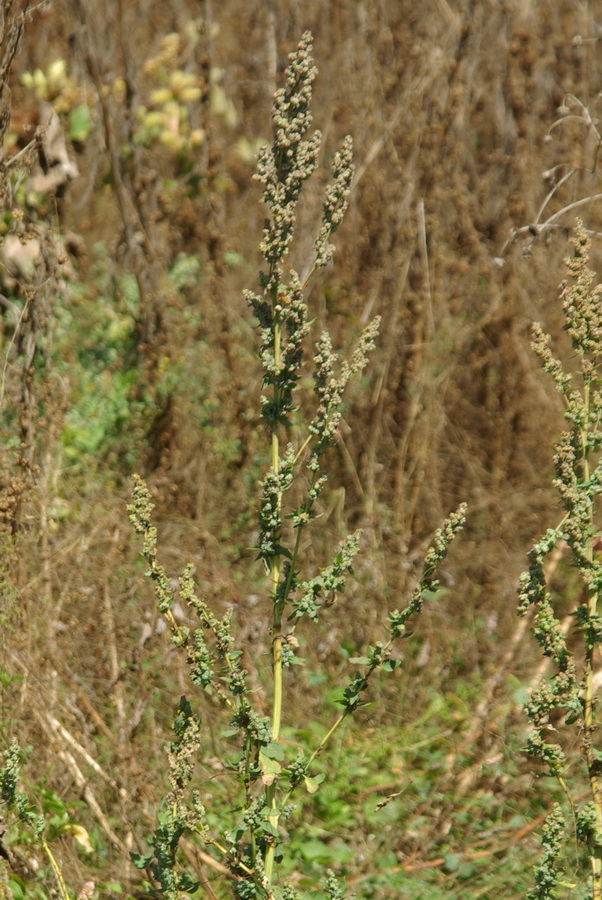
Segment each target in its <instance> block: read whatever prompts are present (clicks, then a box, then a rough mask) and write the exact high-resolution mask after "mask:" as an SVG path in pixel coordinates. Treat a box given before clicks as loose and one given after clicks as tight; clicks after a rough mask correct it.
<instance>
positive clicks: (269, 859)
mask: <svg viewBox="0 0 602 900" xmlns="http://www.w3.org/2000/svg"><path fill="white" fill-rule="evenodd" d="M276 299H277V297H276V294H275V295H274V297H273V303H274V305H275V302H276ZM280 348H281V330H280V323H279V322H278V321H277V320H276V321H275V322H274V364H275V367H276V370H277V369H278V366H279V365H280ZM279 399H280V398H279V390H278V387H274V409H275V410H277V409H278V407H279V403H278V401H279ZM272 469H273V471H274V473H275V475H278V474H279V471H280V442H279V438H278V420H277V418H276V417H275V418H274V419H273V421H272ZM281 506H282V493H279V494H278V519H280V509H281ZM278 532H280V528H278ZM274 542H275V544H276V547H278V546H279V544H280V533H278V534H276V535H274ZM270 581H271V584H272V597H273V600H274V611H273V618H272V672H273V679H274V684H273V700H272V741H273V742H274V743H278V740H279V738H280V723H281V719H282V610H283V602H282V601H280V602H279V601H278V600H277V598H278V586H279V584H280V553H279V552H276V553H275V554H274V556H273V557H272V561H271V565H270ZM276 789H277V779H274V781H273V782H272V783H271V784H270V785H268V788H267V791H266V805H267V808H268V809H269V810H270V812H269V816H268V821H269V823H270V825H271V826H272V828H274V829H277V828H278V819H279V812H278V809H277V807H276ZM275 853H276V846H275V842H274V841H273V842H272V843H270V844H269V846H268V848H267V851H266V856H265V876H266V878H267V880H268V881H271V879H272V874H273V871H274V859H275Z"/></svg>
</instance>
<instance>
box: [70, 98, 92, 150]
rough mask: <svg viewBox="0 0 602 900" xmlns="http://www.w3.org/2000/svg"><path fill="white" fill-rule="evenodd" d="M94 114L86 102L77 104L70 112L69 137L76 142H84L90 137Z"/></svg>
mask: <svg viewBox="0 0 602 900" xmlns="http://www.w3.org/2000/svg"><path fill="white" fill-rule="evenodd" d="M91 131H92V116H91V115H90V107H89V106H88V105H87V104H86V103H82V104H81V105H80V106H76V107H75V109H72V110H71V112H70V113H69V138H70V140H72V141H73V142H74V143H76V144H82V143H83V142H84V141H85V140H86V138H89V137H90V132H91Z"/></svg>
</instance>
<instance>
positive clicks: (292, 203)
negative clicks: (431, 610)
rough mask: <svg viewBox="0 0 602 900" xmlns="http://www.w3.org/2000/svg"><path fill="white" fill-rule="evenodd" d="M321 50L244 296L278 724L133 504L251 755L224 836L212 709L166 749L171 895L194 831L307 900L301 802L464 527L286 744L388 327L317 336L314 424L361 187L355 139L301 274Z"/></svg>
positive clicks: (296, 102) (340, 574)
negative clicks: (294, 855) (326, 521)
mask: <svg viewBox="0 0 602 900" xmlns="http://www.w3.org/2000/svg"><path fill="white" fill-rule="evenodd" d="M310 51H311V35H310V34H309V33H306V34H305V35H304V36H303V38H302V40H301V41H300V43H299V46H298V48H297V50H296V51H295V52H294V53H293V54H291V56H290V57H289V65H288V68H287V70H286V74H285V84H284V87H283V88H281V89H280V90H278V91H277V92H276V94H275V98H274V105H273V111H272V120H273V141H272V144H271V146H267V145H266V146H264V147H263V148H262V149H261V150H260V152H259V161H258V170H257V175H256V178H257V180H258V181H259V182H260V184H261V185H262V186H263V202H264V203H265V204H266V206H267V208H268V217H267V218H266V221H265V225H264V232H263V239H262V242H261V253H262V257H263V260H264V268H263V270H262V271H261V272H260V274H259V283H260V290H259V292H257V293H255V292H251V291H249V292H247V295H246V299H247V302H248V304H249V306H250V309H251V310H252V312H253V315H254V316H255V318H256V319H257V321H258V323H259V339H260V351H259V356H260V360H261V366H262V369H263V387H264V393H263V396H262V397H261V418H262V420H263V422H264V424H265V429H266V434H267V440H268V442H269V454H270V464H269V467H268V470H267V472H266V473H265V475H264V478H263V483H262V490H261V498H260V501H259V538H258V542H257V547H256V548H255V549H256V551H257V558H258V560H260V561H261V563H262V564H263V567H264V571H265V577H266V581H267V586H266V591H265V593H266V597H265V604H264V608H265V609H266V610H267V612H268V615H267V616H266V620H265V627H266V628H267V629H268V630H269V634H270V641H269V643H270V646H271V710H270V714H269V715H267V716H266V715H263V714H262V712H261V710H260V709H259V707H258V704H257V702H256V700H255V697H254V694H253V691H252V690H251V679H250V677H249V672H248V671H247V670H246V669H245V668H243V664H242V659H241V657H242V651H241V649H240V648H239V647H237V646H236V641H235V635H234V633H233V628H232V610H231V609H230V610H228V611H227V612H226V614H225V615H224V616H223V618H221V619H218V618H217V617H216V616H215V615H214V613H213V612H212V611H211V609H209V608H208V606H207V604H206V602H205V601H204V599H203V596H202V592H201V591H200V590H199V589H198V588H197V586H196V585H195V582H194V578H193V569H192V567H191V566H189V567H188V568H186V570H185V571H184V572H183V574H182V575H181V577H180V578H179V580H178V583H177V587H176V588H175V589H174V587H173V581H172V580H171V579H170V578H169V577H168V575H167V573H166V571H165V569H164V567H163V566H162V564H161V562H160V560H159V556H158V550H157V531H156V529H155V527H154V525H153V524H152V519H151V515H152V510H153V503H152V501H151V495H150V492H149V490H148V488H147V487H146V485H145V484H144V482H143V481H142V480H141V479H140V478H138V477H137V478H136V479H135V487H134V494H133V501H132V503H131V505H130V506H129V511H130V517H131V521H132V523H133V525H134V528H135V530H136V532H137V533H139V534H140V535H142V537H143V540H144V545H143V554H144V556H145V558H146V560H147V562H148V565H149V569H148V575H149V576H150V578H151V579H152V580H153V582H154V588H155V593H156V598H157V602H158V607H159V610H160V611H161V612H162V613H163V614H164V616H165V617H166V619H167V622H168V624H169V627H170V630H171V633H172V637H173V641H174V643H175V644H176V645H177V646H179V647H180V648H181V649H182V651H183V652H184V653H185V654H186V658H187V661H188V666H189V674H190V680H191V682H192V684H193V685H195V686H197V687H200V688H202V689H203V690H204V691H205V692H206V693H207V694H209V695H210V697H211V698H212V699H213V701H214V704H213V705H212V706H211V707H210V713H211V714H213V713H214V711H215V708H216V707H217V706H219V707H221V709H222V710H223V711H224V713H225V715H226V717H227V720H228V730H227V736H228V737H229V738H230V739H231V740H232V741H233V742H235V744H236V747H237V748H238V749H237V756H236V761H235V762H234V763H232V761H231V759H230V756H229V755H228V756H227V758H224V760H223V762H224V765H225V766H226V768H227V769H228V770H229V772H230V774H231V776H232V778H233V779H234V781H235V783H236V790H237V794H238V799H237V801H236V802H235V804H234V807H233V808H232V810H231V811H230V813H229V820H230V821H229V824H228V826H227V827H225V828H219V827H218V828H217V829H216V828H214V827H213V823H214V822H215V817H212V816H211V815H210V813H211V811H210V810H206V809H205V807H204V805H203V798H202V796H201V794H200V792H199V790H198V789H196V787H195V777H194V770H195V762H196V760H197V759H198V756H199V750H200V748H201V746H202V743H203V725H202V723H201V719H200V716H199V713H198V712H197V709H196V707H197V706H198V703H197V701H195V700H194V699H189V698H186V697H182V698H181V700H180V705H179V709H178V713H177V716H176V719H175V722H174V725H173V732H174V737H173V740H172V742H171V744H170V746H169V751H168V771H169V784H170V791H169V793H168V794H167V796H166V797H165V800H164V802H163V804H162V806H161V809H160V811H159V814H158V824H157V827H156V829H155V831H154V834H153V835H152V837H151V839H150V848H151V849H150V852H149V853H148V854H146V855H143V854H138V855H136V857H135V861H136V864H137V865H138V866H139V867H140V868H144V869H146V871H147V872H148V874H149V876H150V879H151V881H152V883H153V885H154V887H155V889H156V890H157V892H158V893H159V894H161V895H163V896H165V897H168V898H170V900H176V898H177V897H180V896H181V894H182V893H185V892H194V891H196V890H197V888H198V887H199V877H198V876H199V870H198V868H197V872H196V876H193V875H192V874H191V873H190V872H188V871H185V870H183V869H182V867H181V865H180V861H179V858H178V850H179V847H180V845H181V843H182V839H183V838H184V839H186V835H194V836H195V839H196V840H200V841H201V842H202V843H203V844H204V845H205V849H206V853H205V855H204V859H205V862H206V864H207V865H209V866H210V867H212V868H214V869H216V870H218V871H220V872H222V873H225V874H226V875H227V878H228V881H229V884H230V886H231V891H230V894H231V895H233V896H235V897H237V898H240V900H255V898H257V900H265V898H282V900H295V898H299V897H300V896H301V895H300V893H299V892H298V890H297V889H296V888H295V887H294V885H293V883H292V881H288V882H287V881H285V880H284V879H283V877H282V876H281V875H280V870H281V869H282V868H283V867H282V866H281V863H282V862H283V859H284V856H285V854H286V842H287V840H288V839H289V838H290V836H291V835H294V833H295V827H296V826H295V823H296V816H295V801H296V798H297V797H298V796H299V792H306V793H307V794H309V795H313V794H315V793H316V792H317V791H319V789H320V785H321V783H322V781H324V779H325V777H326V776H325V773H324V772H321V773H318V772H317V771H316V765H315V763H316V761H317V759H318V757H321V756H322V755H323V754H324V752H325V751H326V749H327V747H328V745H329V742H330V741H331V738H332V737H333V735H334V734H335V733H336V732H337V730H338V729H339V728H340V726H341V725H342V724H343V722H344V721H345V720H346V719H347V717H348V716H350V715H351V714H353V713H354V712H355V711H356V710H358V708H360V707H361V706H362V705H363V703H364V702H365V699H364V698H365V696H366V691H367V690H368V687H369V685H370V682H371V679H372V678H373V676H374V675H375V673H377V672H379V671H384V672H392V671H394V670H395V669H396V668H397V667H398V666H399V664H400V663H399V660H397V659H393V658H391V649H392V646H393V644H394V642H395V641H397V640H399V639H401V638H404V637H408V636H409V634H410V633H411V632H409V631H408V624H409V623H410V621H411V619H412V618H413V617H414V616H415V615H416V614H417V613H419V612H420V610H421V608H422V606H423V604H424V602H425V601H426V600H428V598H429V597H430V596H433V593H434V592H435V590H436V588H437V584H438V582H437V578H436V571H437V568H438V566H439V564H440V563H441V562H442V560H443V559H444V558H445V556H446V554H447V551H448V547H449V545H450V543H451V541H452V540H453V538H454V536H455V534H456V533H457V532H458V530H459V529H460V528H461V527H462V525H463V523H464V516H465V510H464V507H463V506H462V507H460V508H459V509H458V511H457V512H455V513H454V514H452V515H451V516H450V518H449V519H448V520H447V521H446V522H445V523H444V525H443V527H442V528H441V529H440V530H439V531H438V532H437V534H436V536H435V540H434V543H433V545H432V547H431V548H430V549H429V551H428V553H427V554H426V557H425V560H424V564H423V568H422V574H421V576H420V578H419V581H418V584H417V585H416V587H415V589H414V590H413V592H412V593H411V595H410V597H409V600H408V602H407V605H406V606H405V607H404V608H403V609H402V610H401V611H400V610H394V611H393V612H391V613H390V615H389V616H388V617H387V619H386V621H385V622H384V623H383V640H382V641H379V642H377V643H376V644H375V645H374V646H373V647H368V648H367V649H366V651H365V655H364V656H362V657H356V658H354V659H353V660H352V663H354V664H355V666H356V667H357V670H356V671H355V673H354V674H352V675H351V677H350V678H349V680H348V682H347V685H346V687H345V688H344V691H343V693H342V698H341V700H340V706H341V709H340V713H339V714H338V716H336V718H335V720H334V721H333V722H332V723H331V724H330V727H328V729H327V730H326V732H325V733H324V734H323V736H322V737H321V739H319V740H316V741H315V744H314V746H313V749H311V751H309V752H307V751H304V750H301V749H295V748H294V747H291V743H290V741H289V740H288V739H287V741H286V742H285V741H284V740H283V734H282V728H283V718H284V712H285V711H286V705H285V697H286V692H285V687H286V676H287V674H288V673H290V667H291V666H293V665H295V664H299V663H301V662H302V660H301V659H300V658H299V655H298V650H299V640H298V638H297V636H296V630H297V627H298V626H299V624H300V623H301V622H302V621H309V622H310V623H315V624H316V625H317V624H318V623H319V622H321V621H322V620H323V619H325V618H326V616H327V614H328V611H329V609H330V608H331V607H332V606H333V605H334V604H335V602H336V601H337V599H338V598H339V597H340V595H341V594H342V593H343V591H344V589H345V584H346V580H347V578H348V576H349V575H351V574H353V563H354V559H355V557H356V555H357V554H358V552H359V550H360V547H361V533H360V532H359V531H356V532H353V533H350V534H348V535H347V536H346V537H344V539H343V540H342V541H341V542H340V545H339V547H338V550H337V552H336V554H335V556H334V559H333V560H332V561H331V562H330V563H329V564H327V565H325V566H324V567H323V568H321V569H320V571H319V572H318V573H317V574H314V575H313V576H312V577H304V575H305V569H306V565H305V564H304V559H303V552H302V548H303V545H304V541H305V540H306V537H307V534H308V533H309V531H310V529H311V528H312V527H314V524H315V520H316V519H318V518H319V515H320V497H321V494H322V492H323V491H324V488H325V485H326V482H327V472H326V468H325V466H326V462H327V451H328V449H329V448H330V447H331V446H332V445H333V443H334V442H335V441H336V439H337V433H338V428H339V423H340V418H341V406H342V403H343V400H344V396H345V392H346V389H347V387H348V385H349V383H350V382H351V381H352V379H354V378H356V377H357V376H358V375H359V374H360V373H361V372H362V371H363V370H364V368H365V367H366V365H367V361H368V355H369V353H370V351H371V349H372V348H373V346H374V343H375V340H376V336H377V332H378V326H379V320H378V318H377V319H374V320H373V321H372V322H371V323H370V324H368V326H367V327H366V328H365V329H364V331H363V332H362V334H361V335H360V337H359V340H358V342H357V347H356V350H355V351H354V353H353V354H352V356H351V357H350V358H349V359H348V360H343V361H342V362H340V361H339V358H338V355H337V353H336V352H335V350H334V348H333V342H332V340H331V338H330V336H329V334H328V333H327V332H324V333H323V334H321V335H320V336H319V337H318V340H317V343H316V346H315V350H314V353H313V357H312V359H311V366H312V367H313V371H312V374H313V385H314V413H313V416H312V417H311V419H310V420H309V421H303V420H301V419H300V417H299V416H298V413H297V403H296V400H295V397H296V393H297V390H298V387H299V383H300V379H301V375H302V373H304V372H305V371H306V367H307V365H308V360H307V356H308V351H307V343H308V338H309V334H310V330H311V321H310V319H309V312H308V308H307V305H306V303H305V299H304V292H305V289H306V287H307V283H308V279H309V278H310V277H311V275H312V274H313V273H314V272H315V271H316V270H318V269H322V268H324V267H326V266H327V265H328V263H329V262H330V260H331V259H332V256H333V252H334V246H333V244H332V243H331V237H332V235H333V234H334V232H335V231H336V229H337V228H338V226H339V225H340V224H341V221H342V219H343V216H344V214H345V211H346V208H347V200H348V195H349V191H350V187H351V183H352V177H353V165H352V146H351V139H350V138H349V137H347V138H346V139H345V141H344V142H343V145H342V147H341V149H340V150H339V151H338V153H336V154H335V156H334V163H333V169H334V172H333V179H332V182H331V183H330V186H329V187H328V188H327V190H326V196H325V200H324V204H323V215H322V222H321V225H320V227H319V228H318V229H317V237H316V240H315V243H314V248H313V252H314V256H313V260H312V261H311V262H310V264H309V265H308V266H307V268H308V271H309V274H308V275H307V276H306V277H304V278H303V280H302V279H301V278H300V276H299V275H298V273H297V272H296V271H290V272H289V274H288V275H287V274H286V273H285V270H284V261H285V259H286V257H287V254H288V252H289V248H290V246H291V243H292V241H293V236H294V230H295V218H296V210H297V205H298V203H299V198H300V195H301V192H302V189H303V187H304V184H305V182H306V181H307V180H308V179H309V177H310V176H311V175H312V173H313V172H314V171H315V169H316V166H317V161H318V153H319V148H320V134H319V133H318V132H314V133H313V134H310V129H311V124H312V116H311V111H310V102H311V95H312V82H313V80H314V78H315V76H316V68H315V66H314V63H313V60H312V57H311V55H310ZM289 498H291V499H290V500H289ZM177 598H179V600H180V604H181V605H182V606H184V605H187V606H188V607H189V608H190V609H191V610H192V611H193V612H194V613H195V614H196V616H197V617H198V620H199V624H198V626H197V627H196V628H189V627H187V626H183V625H181V624H178V622H177V621H176V618H175V616H174V613H173V611H172V607H173V604H174V601H175V600H176V599H177ZM367 602H371V601H370V600H369V599H367ZM291 713H292V715H291ZM288 724H289V725H295V724H296V725H300V724H301V722H300V719H299V711H296V712H292V711H290V712H289V716H288ZM326 768H327V766H326ZM383 805H386V804H383ZM204 887H205V890H206V891H207V893H208V894H209V896H213V897H215V896H216V895H215V894H214V891H213V888H212V887H211V885H210V884H209V883H208V882H205V883H204ZM323 891H324V893H323V894H322V896H326V897H328V898H330V900H338V898H342V897H343V896H344V890H343V886H342V884H341V882H340V881H339V880H338V879H337V878H336V877H335V874H334V873H333V872H331V871H326V872H325V873H324V879H323Z"/></svg>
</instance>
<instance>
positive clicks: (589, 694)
mask: <svg viewBox="0 0 602 900" xmlns="http://www.w3.org/2000/svg"><path fill="white" fill-rule="evenodd" d="M584 401H585V416H584V419H585V425H584V426H583V427H582V429H581V452H582V458H583V481H584V483H585V484H587V483H588V482H589V479H590V469H589V459H588V452H589V451H588V446H587V445H588V437H589V435H588V422H589V406H590V385H589V382H586V384H585V386H584ZM589 506H590V509H589V525H590V526H591V525H592V524H593V511H592V500H591V499H590V500H589ZM590 530H591V528H590ZM586 555H587V558H588V560H589V562H590V563H591V562H593V547H592V546H591V545H590V546H589V547H588V548H587V551H586ZM587 612H588V618H589V620H590V621H592V620H595V617H596V616H597V613H598V591H597V590H590V591H589V593H588V598H587ZM593 676H594V645H593V644H592V643H591V642H590V641H588V644H587V647H586V651H585V697H584V702H583V725H584V729H583V747H584V751H585V758H586V762H587V769H588V776H589V783H590V788H591V792H592V800H593V802H594V805H595V807H596V814H597V818H598V829H599V832H600V833H602V797H601V794H600V782H599V779H598V776H597V774H596V765H595V764H596V760H595V758H594V752H593V747H592V738H593V733H594V728H595V724H594V702H595V689H594V678H593ZM590 859H591V866H592V900H602V856H601V851H600V848H599V847H598V846H596V847H595V848H594V850H593V852H592V853H591V857H590Z"/></svg>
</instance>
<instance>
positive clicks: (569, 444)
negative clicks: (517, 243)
mask: <svg viewBox="0 0 602 900" xmlns="http://www.w3.org/2000/svg"><path fill="white" fill-rule="evenodd" d="M573 246H574V248H575V252H574V255H573V256H572V257H571V258H569V259H567V261H566V262H567V266H568V275H569V278H568V281H567V282H566V283H565V284H564V285H563V287H562V302H563V309H564V317H565V326H564V327H565V330H566V331H567V332H568V334H569V337H570V340H571V345H572V348H573V361H574V366H572V367H571V369H569V367H568V366H566V365H563V363H562V362H561V361H560V360H559V359H557V358H556V357H555V356H554V355H553V353H552V349H551V341H550V337H549V335H546V334H544V332H543V330H542V327H541V326H540V325H539V324H536V325H534V327H533V348H534V350H535V352H536V353H537V355H538V357H539V359H540V360H541V364H542V366H543V368H544V370H545V371H546V372H548V374H550V375H551V377H552V379H553V381H554V384H555V386H556V389H557V390H558V392H559V393H560V395H561V397H562V400H563V402H564V416H565V419H566V421H567V423H568V424H567V429H566V430H565V431H564V432H563V434H562V436H561V438H560V440H559V441H558V443H557V444H556V448H555V449H556V453H555V457H554V462H555V468H556V478H555V480H554V485H555V487H556V490H557V491H558V495H559V498H560V504H561V506H562V508H563V509H564V515H563V517H562V520H561V521H560V523H559V524H558V525H557V526H556V527H555V528H550V529H549V530H548V531H547V532H546V533H545V535H544V536H543V537H542V538H541V539H540V540H539V541H538V542H537V543H536V544H535V546H534V547H533V549H532V550H531V551H530V553H529V560H530V566H529V570H528V571H527V572H525V573H523V575H522V576H521V581H520V592H519V596H520V605H519V611H520V612H521V613H522V614H525V613H526V612H527V611H528V609H529V608H530V607H531V606H533V607H534V608H535V618H534V625H533V634H534V636H535V638H536V640H537V642H538V644H539V646H540V648H541V651H542V653H543V655H544V657H546V658H548V659H549V660H550V661H551V662H552V663H553V665H554V669H555V671H554V672H553V674H552V675H551V676H550V677H549V678H548V679H547V680H545V681H543V682H542V683H541V684H539V685H538V686H537V687H536V688H535V689H534V690H533V692H532V694H531V697H530V699H529V702H528V704H527V706H526V713H527V716H528V718H529V721H530V723H531V725H532V729H531V732H530V734H529V737H528V742H527V750H528V752H529V753H530V754H532V755H533V756H535V757H537V758H538V759H540V760H541V761H542V762H543V763H544V764H545V766H546V768H547V770H548V772H549V774H550V775H551V776H553V777H554V778H556V779H557V781H558V783H559V785H560V787H561V789H562V792H563V795H564V798H565V800H564V802H560V803H557V804H555V806H554V808H553V810H552V812H551V813H550V815H549V817H548V819H547V822H546V825H545V828H544V831H543V837H542V843H543V845H544V853H543V859H542V862H541V864H540V865H539V866H538V868H537V869H536V873H535V887H534V889H533V890H532V891H530V892H529V893H528V895H527V896H528V898H529V900H545V898H552V897H557V896H560V892H561V891H563V890H564V889H566V888H567V887H568V886H569V882H571V886H575V885H573V884H572V879H573V878H576V879H577V880H578V882H579V883H581V884H583V883H584V882H587V888H586V891H585V894H583V896H586V897H591V898H593V900H599V898H601V897H602V795H601V788H602V784H601V781H600V779H601V776H602V744H601V742H600V720H599V711H598V703H597V697H596V687H595V676H596V667H597V658H598V655H599V645H600V642H601V641H602V619H601V618H600V610H599V595H600V590H601V589H602V561H601V560H600V553H599V547H600V535H601V532H600V514H599V497H600V494H601V493H602V460H601V456H600V451H601V450H602V370H601V368H600V356H601V353H602V285H597V286H595V287H594V286H593V281H594V273H593V272H592V271H591V269H590V268H589V252H590V240H589V238H588V236H587V233H586V231H585V228H584V226H583V224H582V223H581V222H578V224H577V228H576V232H575V237H574V239H573ZM559 547H560V548H562V551H563V552H566V553H568V554H569V555H570V560H571V564H572V566H574V568H575V569H576V570H577V572H578V573H579V578H580V584H581V587H580V591H579V594H578V603H577V606H576V607H575V608H574V609H573V610H572V612H571V618H572V621H573V631H572V634H571V635H568V634H567V630H566V629H565V628H563V627H562V625H561V622H560V621H559V619H558V618H557V616H556V613H555V608H556V607H555V603H556V601H555V598H554V597H553V594H552V592H551V590H550V588H549V587H548V585H547V583H546V573H545V568H544V561H545V560H546V557H548V556H549V554H550V553H551V552H552V551H554V550H555V549H556V548H559ZM556 606H557V604H556ZM573 839H576V844H577V850H576V858H574V857H575V853H574V852H573V846H572V841H573ZM569 865H570V867H571V869H572V871H571V875H570V878H569V880H568V881H567V876H566V875H565V869H567V867H568V866H569ZM588 869H589V873H588V875H586V874H585V873H586V872H587V870H588ZM580 896H582V895H581V894H580Z"/></svg>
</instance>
